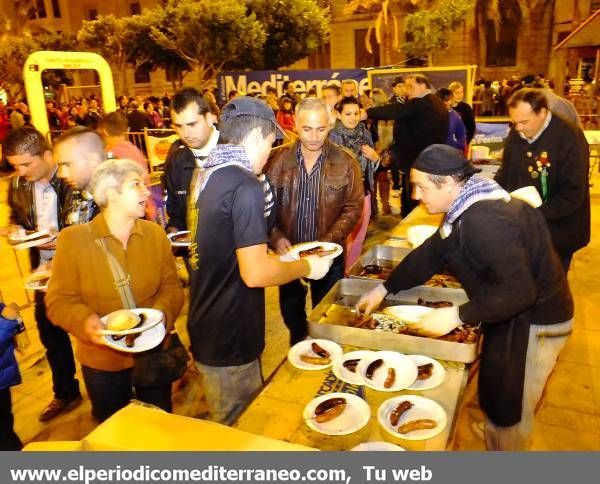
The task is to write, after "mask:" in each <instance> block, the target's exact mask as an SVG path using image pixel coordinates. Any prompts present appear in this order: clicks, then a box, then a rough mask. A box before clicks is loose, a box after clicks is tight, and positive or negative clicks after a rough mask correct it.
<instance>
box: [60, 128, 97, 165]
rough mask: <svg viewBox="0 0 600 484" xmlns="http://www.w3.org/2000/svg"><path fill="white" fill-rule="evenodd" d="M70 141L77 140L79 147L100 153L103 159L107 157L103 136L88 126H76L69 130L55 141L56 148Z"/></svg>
mask: <svg viewBox="0 0 600 484" xmlns="http://www.w3.org/2000/svg"><path fill="white" fill-rule="evenodd" d="M70 140H75V141H76V142H77V144H78V145H79V144H82V145H85V146H86V147H88V148H90V149H91V150H93V151H98V152H99V153H100V154H101V156H102V157H104V156H105V153H104V150H105V145H104V140H103V139H102V136H100V134H99V133H98V132H97V131H94V130H93V129H90V128H88V127H86V126H75V127H73V128H71V129H68V130H67V131H65V132H64V133H63V134H61V135H60V136H59V137H58V138H56V139H55V140H54V147H55V148H56V147H57V146H58V145H60V144H61V143H64V142H65V141H70Z"/></svg>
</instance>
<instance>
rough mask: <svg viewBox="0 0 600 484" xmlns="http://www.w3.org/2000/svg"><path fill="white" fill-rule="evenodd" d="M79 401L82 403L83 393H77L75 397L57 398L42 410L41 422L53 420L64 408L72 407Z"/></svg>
mask: <svg viewBox="0 0 600 484" xmlns="http://www.w3.org/2000/svg"><path fill="white" fill-rule="evenodd" d="M79 403H81V395H77V396H75V397H73V398H55V399H54V400H52V401H51V402H50V403H49V404H48V405H47V406H46V408H44V410H42V413H40V416H39V418H38V420H39V421H40V422H47V421H48V420H52V419H53V418H54V417H56V416H57V415H58V414H59V413H61V412H62V411H63V410H67V409H71V408H73V407H75V406H77V405H78V404H79Z"/></svg>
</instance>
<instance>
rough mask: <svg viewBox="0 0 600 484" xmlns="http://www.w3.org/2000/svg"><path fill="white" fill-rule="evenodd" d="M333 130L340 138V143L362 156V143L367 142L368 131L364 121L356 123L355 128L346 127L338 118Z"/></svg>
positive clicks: (365, 143)
mask: <svg viewBox="0 0 600 484" xmlns="http://www.w3.org/2000/svg"><path fill="white" fill-rule="evenodd" d="M334 131H335V132H336V134H337V135H338V137H339V138H340V139H341V143H340V144H341V145H342V146H344V147H346V148H348V149H349V150H350V151H352V152H353V153H354V154H355V155H357V156H362V151H361V150H360V148H361V146H362V145H367V144H369V132H368V131H367V128H366V126H365V124H364V123H358V125H357V126H356V128H354V129H349V128H346V127H345V126H344V125H343V124H342V122H341V121H340V120H338V121H337V122H336V124H335V128H334Z"/></svg>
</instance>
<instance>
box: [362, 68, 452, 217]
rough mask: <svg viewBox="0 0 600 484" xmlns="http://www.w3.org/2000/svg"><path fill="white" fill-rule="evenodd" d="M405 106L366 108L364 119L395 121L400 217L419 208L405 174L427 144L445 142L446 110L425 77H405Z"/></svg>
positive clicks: (394, 153) (393, 147) (446, 130)
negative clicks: (399, 180) (399, 173)
mask: <svg viewBox="0 0 600 484" xmlns="http://www.w3.org/2000/svg"><path fill="white" fill-rule="evenodd" d="M405 85H406V95H407V96H408V102H406V103H405V104H387V105H385V106H378V107H375V108H371V109H367V117H368V118H370V119H374V120H380V119H384V120H394V121H396V122H395V123H394V143H393V145H392V147H391V149H392V155H393V156H394V157H395V159H397V160H398V161H399V166H400V171H402V173H404V174H405V176H404V177H403V180H402V198H401V203H402V208H401V212H400V213H401V214H402V216H403V217H405V216H406V215H408V214H409V213H410V211H411V210H412V209H413V208H415V207H416V206H417V205H418V202H416V201H415V200H413V199H412V198H411V186H410V179H409V176H408V173H409V172H410V169H411V167H412V164H413V163H414V161H415V160H416V159H417V156H419V153H421V151H423V150H424V149H425V148H427V147H428V146H429V145H432V144H435V143H445V142H446V138H447V136H448V110H447V109H446V106H445V105H444V103H443V102H442V100H441V99H440V98H439V97H437V96H436V95H435V94H433V93H432V92H431V85H430V84H429V80H428V79H427V77H425V76H423V75H421V74H417V75H414V76H411V77H407V78H406V82H405Z"/></svg>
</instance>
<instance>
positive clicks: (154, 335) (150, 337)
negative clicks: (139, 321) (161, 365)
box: [104, 324, 166, 353]
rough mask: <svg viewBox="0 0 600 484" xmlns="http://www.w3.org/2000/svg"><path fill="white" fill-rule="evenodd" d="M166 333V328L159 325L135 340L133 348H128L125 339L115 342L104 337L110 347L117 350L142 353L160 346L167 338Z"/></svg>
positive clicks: (109, 337)
mask: <svg viewBox="0 0 600 484" xmlns="http://www.w3.org/2000/svg"><path fill="white" fill-rule="evenodd" d="M165 333H166V330H165V326H164V325H163V324H157V325H155V326H153V327H152V328H150V329H148V330H147V331H144V332H143V333H142V334H140V335H139V336H138V337H137V338H136V339H135V341H134V344H133V347H132V348H128V347H127V345H126V344H125V338H124V337H123V338H121V339H120V340H118V341H114V340H113V339H112V337H111V336H110V335H106V336H104V340H105V341H106V344H107V345H108V346H110V347H111V348H113V349H115V350H119V351H125V352H127V353H141V352H142V351H148V350H151V349H152V348H155V347H156V346H158V345H159V344H160V343H161V342H162V340H163V339H164V338H165Z"/></svg>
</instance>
